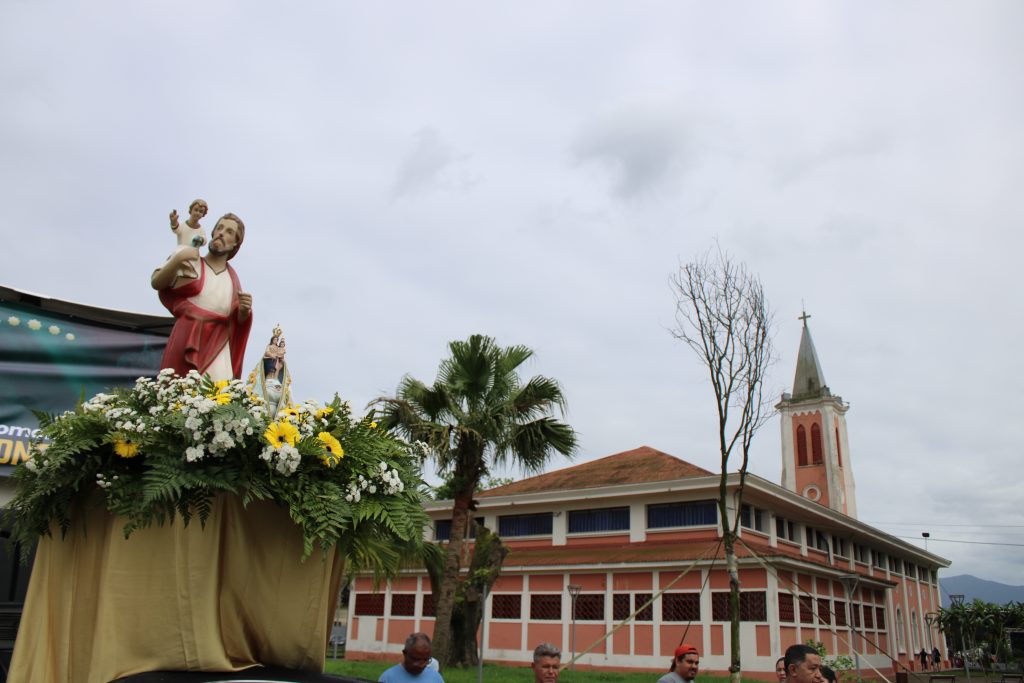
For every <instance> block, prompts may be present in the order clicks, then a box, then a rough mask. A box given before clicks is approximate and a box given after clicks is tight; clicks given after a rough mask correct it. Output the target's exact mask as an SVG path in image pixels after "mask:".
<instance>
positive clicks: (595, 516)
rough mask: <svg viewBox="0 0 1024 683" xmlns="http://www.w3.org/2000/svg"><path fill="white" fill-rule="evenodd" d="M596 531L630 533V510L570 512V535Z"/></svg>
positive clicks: (624, 508)
mask: <svg viewBox="0 0 1024 683" xmlns="http://www.w3.org/2000/svg"><path fill="white" fill-rule="evenodd" d="M594 531H629V508H628V507H623V508H600V509H597V510H570V511H569V533H570V534H585V533H590V532H594Z"/></svg>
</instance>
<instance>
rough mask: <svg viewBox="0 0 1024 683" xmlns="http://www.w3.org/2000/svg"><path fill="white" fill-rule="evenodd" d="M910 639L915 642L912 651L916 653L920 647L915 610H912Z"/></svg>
mask: <svg viewBox="0 0 1024 683" xmlns="http://www.w3.org/2000/svg"><path fill="white" fill-rule="evenodd" d="M910 640H911V642H912V643H913V646H914V647H913V650H912V652H915V653H916V652H917V649H918V644H917V612H914V611H911V612H910Z"/></svg>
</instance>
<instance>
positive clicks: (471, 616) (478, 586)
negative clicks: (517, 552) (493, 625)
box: [451, 526, 508, 666]
mask: <svg viewBox="0 0 1024 683" xmlns="http://www.w3.org/2000/svg"><path fill="white" fill-rule="evenodd" d="M506 555H508V549H507V548H506V547H505V546H504V544H502V542H501V539H500V538H498V536H497V535H496V534H493V533H491V532H490V531H489V530H488V529H486V528H484V527H482V526H481V527H477V537H476V543H474V545H473V559H472V561H471V562H470V564H469V576H468V577H467V578H466V580H465V581H463V582H462V583H461V584H459V587H458V590H457V592H456V598H455V607H454V610H453V612H452V640H451V644H452V645H451V652H452V662H451V664H452V665H454V666H474V665H476V664H477V663H478V662H479V655H478V650H479V648H478V644H477V638H476V635H477V630H479V628H480V621H481V618H482V617H483V614H484V609H485V608H486V604H485V596H486V594H487V593H488V592H489V591H490V589H491V586H493V585H494V582H495V580H496V579H497V578H498V574H500V573H501V564H502V562H504V561H505V556H506Z"/></svg>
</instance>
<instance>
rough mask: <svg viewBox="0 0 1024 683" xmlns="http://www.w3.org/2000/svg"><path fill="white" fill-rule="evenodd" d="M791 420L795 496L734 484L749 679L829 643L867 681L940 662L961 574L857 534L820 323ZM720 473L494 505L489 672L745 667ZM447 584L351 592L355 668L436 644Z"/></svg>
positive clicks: (773, 487)
mask: <svg viewBox="0 0 1024 683" xmlns="http://www.w3.org/2000/svg"><path fill="white" fill-rule="evenodd" d="M776 408H777V409H778V411H779V414H780V417H781V425H782V481H781V483H780V484H776V483H773V482H770V481H767V480H765V479H763V478H761V477H758V476H757V475H754V474H748V475H747V481H746V487H745V490H744V493H743V500H742V503H737V498H736V490H737V487H738V483H739V475H738V474H737V473H731V474H730V475H729V479H728V490H729V494H730V498H729V505H728V515H729V517H730V519H735V516H736V515H739V517H740V530H741V533H740V542H739V543H738V544H737V547H736V550H737V556H738V562H739V567H740V579H741V585H742V587H741V595H740V612H741V620H742V623H741V629H740V638H741V639H742V649H741V651H742V665H743V672H744V675H750V676H753V677H761V678H765V679H769V678H771V677H773V676H774V668H775V661H776V659H777V658H778V657H780V656H781V655H782V653H783V652H784V651H785V649H786V647H788V646H789V645H792V644H794V643H801V642H806V641H807V640H809V639H814V640H818V641H821V642H822V643H824V645H825V647H826V649H827V651H828V652H829V654H830V655H835V654H848V655H851V656H853V655H854V653H856V655H857V659H858V660H859V661H860V664H861V668H862V670H863V672H864V674H865V675H866V676H869V677H872V676H873V675H874V674H873V672H872V669H875V670H878V671H879V672H882V673H884V674H886V675H889V674H890V673H891V672H892V670H893V668H894V662H899V663H900V664H901V665H903V666H904V667H907V668H910V669H916V668H917V667H918V665H917V664H916V663H915V657H914V654H915V653H916V652H919V651H920V650H921V649H922V648H926V649H928V650H929V651H931V649H932V647H938V648H939V650H940V652H941V653H942V657H943V659H946V645H945V642H944V640H943V638H942V637H941V634H940V633H939V632H938V631H937V629H936V628H935V627H934V626H933V625H932V624H931V623H930V619H927V618H926V616H928V615H931V614H932V613H935V612H937V611H938V609H939V605H940V599H939V579H938V572H939V570H940V569H941V568H944V567H948V566H949V561H948V560H946V559H944V558H942V557H939V556H937V555H934V554H932V553H929V552H927V551H925V550H923V549H921V548H919V547H917V546H915V545H913V544H911V543H908V542H906V541H904V540H901V539H899V538H896V537H894V536H891V535H890V534H887V533H885V532H883V531H881V530H879V529H876V528H873V527H871V526H869V525H867V524H864V523H863V522H860V521H859V520H858V519H857V504H856V493H855V487H854V478H853V471H852V466H853V457H852V456H851V452H850V447H849V440H848V437H847V431H846V413H847V410H848V408H849V406H848V405H847V404H845V403H843V400H842V398H840V397H839V396H835V395H833V394H832V392H831V390H830V389H829V387H828V385H826V384H825V379H824V374H823V372H822V369H821V364H820V363H819V361H818V357H817V353H816V351H815V348H814V343H813V341H812V340H811V334H810V330H809V329H808V327H807V320H806V317H805V318H804V327H803V333H802V337H801V340H800V349H799V352H798V354H797V364H796V374H795V378H794V381H793V390H792V393H791V394H788V393H787V394H783V395H782V399H781V401H780V402H779V403H778V405H777V406H776ZM718 485H719V476H718V474H717V473H714V472H709V471H707V470H705V469H703V468H700V467H697V466H696V465H693V464H691V463H688V462H686V461H684V460H681V459H679V458H676V457H674V456H672V455H669V454H667V453H663V452H661V451H658V450H655V449H653V448H650V447H648V446H640V447H638V448H635V449H633V450H630V451H625V452H623V453H616V454H614V455H609V456H607V457H604V458H600V459H597V460H592V461H590V462H585V463H582V464H580V465H575V466H572V467H567V468H565V469H561V470H557V471H553V472H548V473H546V474H541V475H538V476H535V477H530V478H528V479H523V480H520V481H516V482H513V483H510V484H507V485H505V486H501V487H498V488H494V489H491V490H488V491H484V492H481V493H480V494H478V503H479V506H478V509H477V511H476V515H477V520H478V521H479V522H480V523H482V524H483V525H484V526H486V527H487V528H489V529H491V530H494V531H496V532H497V533H498V535H499V536H500V537H501V538H502V540H503V542H504V543H505V544H506V545H507V546H508V547H509V549H510V552H509V554H508V557H507V558H506V559H505V562H504V564H503V566H502V572H501V576H500V577H499V578H498V580H497V581H496V583H495V585H494V587H493V589H492V591H491V593H490V594H489V595H488V597H487V604H486V608H485V619H486V643H485V645H484V659H485V660H486V661H491V662H508V663H523V664H526V663H528V662H529V661H531V657H532V651H533V648H534V647H535V646H536V645H537V644H538V643H541V642H551V643H553V644H555V645H557V646H559V647H561V648H562V651H563V663H567V662H568V661H569V659H570V658H571V657H572V653H573V651H575V652H576V653H583V654H582V655H581V656H580V658H579V660H578V661H577V665H579V666H584V667H593V668H605V669H648V670H667V667H668V664H669V662H670V660H671V658H672V654H673V651H674V649H675V647H676V646H677V645H678V644H679V643H680V642H682V641H685V642H688V643H692V644H694V645H696V646H697V647H698V648H699V649H700V654H701V668H702V670H710V671H717V672H724V671H726V670H727V669H728V667H729V637H730V631H729V614H728V594H729V581H728V576H727V574H726V570H725V562H724V551H723V549H722V545H721V537H722V529H723V520H722V519H720V518H719V513H718V508H717V504H716V499H717V497H718ZM426 507H427V512H428V513H429V514H430V516H431V518H432V520H433V528H432V529H430V530H429V531H428V536H429V537H431V538H432V539H433V540H437V541H441V542H443V541H444V540H446V539H447V537H448V534H449V532H450V529H451V519H450V515H451V501H432V502H429V503H427V506H426ZM433 615H434V611H433V596H432V595H431V592H430V580H429V578H428V577H427V575H426V573H425V572H424V571H415V570H410V571H408V572H406V573H405V574H403V575H402V576H400V577H399V578H397V579H395V580H393V581H390V582H388V583H387V584H385V585H382V586H380V587H379V588H378V589H377V590H374V586H373V581H372V579H370V578H369V577H360V578H357V579H356V580H355V582H354V583H353V585H352V587H351V591H350V597H349V630H348V646H347V653H346V654H347V656H348V657H351V658H357V659H358V658H378V657H379V658H383V657H387V658H389V659H394V658H395V656H396V655H397V654H398V653H399V652H400V651H401V649H402V644H403V642H404V640H405V638H406V636H407V635H408V634H409V633H411V632H413V631H425V632H427V633H431V632H432V630H433V622H434V617H433Z"/></svg>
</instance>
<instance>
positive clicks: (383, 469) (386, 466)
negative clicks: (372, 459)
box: [380, 461, 388, 472]
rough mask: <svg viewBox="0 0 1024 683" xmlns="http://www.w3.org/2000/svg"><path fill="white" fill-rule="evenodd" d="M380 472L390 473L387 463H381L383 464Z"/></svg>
mask: <svg viewBox="0 0 1024 683" xmlns="http://www.w3.org/2000/svg"><path fill="white" fill-rule="evenodd" d="M380 471H381V472H387V471H388V464H387V463H386V462H384V461H381V463H380Z"/></svg>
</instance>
